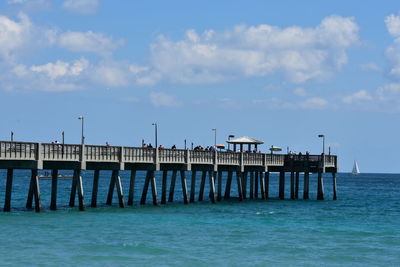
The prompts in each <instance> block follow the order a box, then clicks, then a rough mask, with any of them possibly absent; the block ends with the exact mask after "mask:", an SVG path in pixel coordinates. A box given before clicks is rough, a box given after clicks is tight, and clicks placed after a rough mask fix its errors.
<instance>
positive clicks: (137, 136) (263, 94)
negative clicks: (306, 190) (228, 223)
mask: <svg viewBox="0 0 400 267" xmlns="http://www.w3.org/2000/svg"><path fill="white" fill-rule="evenodd" d="M79 116H84V118H85V129H84V130H85V138H86V143H87V144H105V142H109V143H111V144H112V145H120V146H140V145H141V141H142V139H144V140H145V142H146V143H149V142H151V143H153V144H154V126H153V125H152V123H154V122H156V123H157V125H158V143H159V144H162V145H164V146H165V147H169V146H172V145H173V144H175V145H177V147H178V148H182V147H183V145H184V140H187V144H188V146H190V144H191V143H192V142H193V143H194V145H195V146H196V145H203V146H207V145H211V144H213V143H214V132H213V131H212V129H213V128H216V129H217V143H224V142H225V141H226V140H227V139H228V135H235V136H236V137H240V136H250V137H253V138H256V139H260V140H263V141H264V142H265V144H264V145H263V146H261V148H260V149H261V150H262V151H267V149H268V148H269V147H270V146H271V145H274V146H280V147H282V148H284V150H286V148H287V147H289V149H290V150H291V151H295V152H303V153H304V152H305V151H309V152H310V153H312V154H319V153H321V151H322V140H321V138H318V135H319V134H324V135H325V137H326V139H325V140H326V145H325V146H326V152H327V151H328V147H330V149H331V153H332V154H337V155H338V156H339V169H340V171H343V172H346V171H350V170H351V168H352V165H353V162H354V160H357V161H358V164H359V166H360V170H361V172H384V173H399V172H400V164H399V159H398V158H399V157H398V154H397V153H398V151H399V146H400V141H399V138H398V137H399V134H400V124H399V122H400V2H399V1H390V0H387V1H371V0H364V1H356V0H355V1H341V0H335V1H328V0H327V1H320V0H319V1H314V0H305V1H297V0H296V1H295V0H292V1H289V0H281V1H261V0H260V1H257V0H247V1H242V0H237V1H228V0H219V1H208V0H203V1H183V0H179V1H178V0H177V1H174V0H171V1H161V0H159V1H152V0H148V1H131V0H119V1H110V0H108V1H106V0H57V1H50V0H0V121H1V126H0V140H10V133H11V131H13V132H14V140H16V141H33V142H52V141H55V140H58V141H60V139H61V132H63V131H64V132H65V142H66V143H80V134H81V132H80V131H81V124H80V123H81V122H80V121H79V120H78V117H79Z"/></svg>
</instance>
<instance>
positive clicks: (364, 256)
mask: <svg viewBox="0 0 400 267" xmlns="http://www.w3.org/2000/svg"><path fill="white" fill-rule="evenodd" d="M65 173H68V172H65ZM29 175H30V174H29V172H27V171H15V179H14V185H13V193H12V194H13V195H12V208H13V209H12V212H10V213H3V212H1V213H0V265H1V266H24V265H31V266H56V265H60V266H68V265H69V266H77V265H81V266H134V265H137V266H171V265H174V266H210V265H215V266H321V265H323V266H399V265H400V175H398V174H361V175H359V176H352V175H350V174H345V173H339V174H338V176H337V187H338V200H337V201H333V200H332V178H331V175H330V174H325V175H324V183H325V194H326V200H325V201H317V200H315V199H316V188H317V184H316V180H317V177H316V175H311V176H310V198H311V200H306V201H305V200H301V199H300V200H278V199H277V196H278V189H277V184H278V175H275V174H272V175H271V178H270V180H271V185H270V195H271V197H272V199H270V200H267V201H263V200H254V201H250V200H246V201H244V202H239V201H238V199H237V198H235V196H237V189H236V187H235V182H236V180H235V179H234V180H233V181H234V182H233V183H232V185H233V188H232V196H233V198H232V199H231V200H229V201H222V202H219V203H217V204H211V203H210V202H209V201H208V198H207V197H206V199H205V201H204V202H196V203H194V204H189V205H184V204H183V203H182V191H181V190H180V179H177V185H176V188H175V202H174V203H173V204H167V205H160V206H152V205H151V200H150V198H151V193H150V194H148V202H147V203H148V204H147V205H145V206H140V205H138V203H137V201H138V200H139V198H140V194H141V192H140V190H141V189H142V184H143V181H144V173H142V172H138V175H139V176H138V177H137V185H136V191H135V201H136V203H135V205H134V206H132V207H127V208H124V209H121V208H119V207H118V201H117V199H116V192H115V193H114V205H113V206H112V207H108V206H105V205H104V204H103V203H105V201H106V194H107V188H108V183H109V180H110V176H111V173H110V172H107V171H104V172H101V176H100V187H99V195H98V203H99V204H100V207H98V208H90V207H87V209H86V211H84V212H80V211H79V210H78V208H77V207H76V208H69V207H67V205H68V200H69V190H70V186H71V181H70V180H68V179H61V180H59V187H58V192H59V195H58V199H57V200H58V209H59V210H57V211H50V210H49V204H50V184H51V181H50V180H44V179H43V180H41V182H40V186H41V188H40V189H41V196H42V205H43V207H44V208H45V211H44V212H43V213H39V214H38V213H35V212H34V211H27V210H25V209H24V206H25V201H26V195H27V191H28V184H29ZM187 177H190V176H189V175H187ZM5 178H6V173H5V171H4V170H1V171H0V206H1V207H2V206H3V205H4V190H5ZM121 178H122V182H123V188H124V193H125V199H126V197H127V193H128V192H127V188H128V184H129V173H128V172H121ZM302 178H303V177H302V175H301V176H300V194H299V196H300V197H301V196H302V186H303V183H302ZM286 179H287V180H286V197H289V176H287V177H286ZM187 180H188V189H190V179H187ZM197 180H198V181H199V180H200V177H199V176H198V177H197ZM225 180H226V177H224V183H225ZM83 181H84V190H85V203H86V205H87V206H90V198H91V187H92V182H93V172H91V171H86V172H84V173H83ZM169 181H170V177H169ZM224 183H223V184H224ZM157 186H158V188H157V190H158V191H159V192H158V196H159V198H160V189H161V176H160V174H159V173H158V174H157ZM198 188H199V187H198V186H197V189H198ZM205 196H208V188H206V191H205Z"/></svg>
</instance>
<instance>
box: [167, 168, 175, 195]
mask: <svg viewBox="0 0 400 267" xmlns="http://www.w3.org/2000/svg"><path fill="white" fill-rule="evenodd" d="M176 173H177V171H175V170H174V171H172V178H171V185H170V187H169V197H168V202H173V201H174V193H175V184H176Z"/></svg>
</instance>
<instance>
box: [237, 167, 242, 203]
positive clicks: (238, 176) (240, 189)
mask: <svg viewBox="0 0 400 267" xmlns="http://www.w3.org/2000/svg"><path fill="white" fill-rule="evenodd" d="M241 176H242V172H239V171H237V172H236V182H237V188H238V196H239V201H243V187H242V177H241Z"/></svg>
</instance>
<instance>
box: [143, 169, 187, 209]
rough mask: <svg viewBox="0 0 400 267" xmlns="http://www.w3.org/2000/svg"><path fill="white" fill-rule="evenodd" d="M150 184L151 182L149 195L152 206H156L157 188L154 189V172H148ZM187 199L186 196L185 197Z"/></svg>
mask: <svg viewBox="0 0 400 267" xmlns="http://www.w3.org/2000/svg"><path fill="white" fill-rule="evenodd" d="M150 182H151V194H152V196H153V205H154V206H157V205H158V202H157V187H156V177H155V172H154V171H150ZM186 197H187V196H186Z"/></svg>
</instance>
